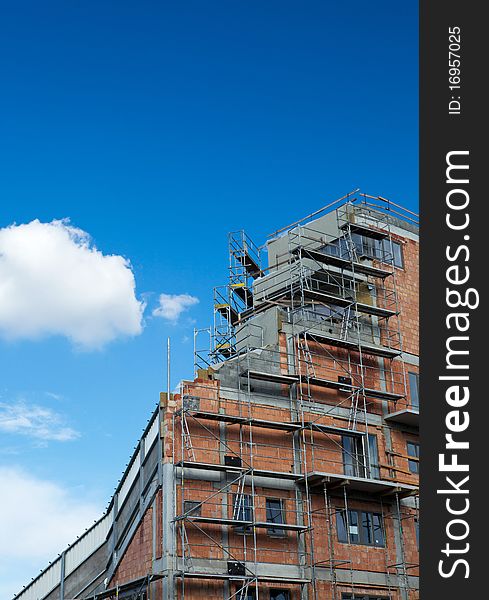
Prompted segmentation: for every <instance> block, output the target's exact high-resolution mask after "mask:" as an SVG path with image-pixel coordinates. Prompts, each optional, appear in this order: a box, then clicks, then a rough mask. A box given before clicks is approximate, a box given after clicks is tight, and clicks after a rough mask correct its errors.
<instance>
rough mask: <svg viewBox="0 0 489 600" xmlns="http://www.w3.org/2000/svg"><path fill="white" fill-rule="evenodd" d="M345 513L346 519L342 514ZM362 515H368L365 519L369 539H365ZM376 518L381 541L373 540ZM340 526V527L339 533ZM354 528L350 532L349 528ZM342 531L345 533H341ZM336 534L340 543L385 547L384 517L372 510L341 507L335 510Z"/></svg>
mask: <svg viewBox="0 0 489 600" xmlns="http://www.w3.org/2000/svg"><path fill="white" fill-rule="evenodd" d="M347 513H348V515H347V520H345V518H344V516H345V515H346V514H347ZM364 515H368V516H367V518H366V521H367V523H368V525H367V527H368V528H369V535H370V536H371V537H370V539H371V541H370V542H369V541H368V540H366V539H365V529H364V526H363V524H364ZM376 520H377V523H378V525H377V527H380V531H381V533H382V539H381V542H376V540H375V531H376V526H375V521H376ZM340 526H341V529H342V532H341V535H340ZM352 527H355V528H356V530H357V531H356V533H352V531H351V528H352ZM343 532H344V533H345V534H346V535H343ZM336 535H337V538H338V541H339V542H340V543H341V544H353V545H355V546H370V547H372V548H385V547H386V539H385V527H384V519H383V518H382V515H381V514H380V513H377V512H373V511H366V510H360V509H351V508H349V509H347V510H345V509H341V510H339V511H337V512H336Z"/></svg>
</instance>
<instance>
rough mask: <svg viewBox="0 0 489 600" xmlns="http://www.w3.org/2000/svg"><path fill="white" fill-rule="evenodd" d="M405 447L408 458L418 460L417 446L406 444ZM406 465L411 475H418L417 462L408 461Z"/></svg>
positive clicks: (410, 443) (414, 443) (415, 444)
mask: <svg viewBox="0 0 489 600" xmlns="http://www.w3.org/2000/svg"><path fill="white" fill-rule="evenodd" d="M406 446H407V453H408V456H412V457H413V458H416V459H419V444H417V443H416V442H407V444H406ZM408 464H409V470H410V471H411V473H419V460H411V459H408Z"/></svg>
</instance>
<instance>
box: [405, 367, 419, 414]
mask: <svg viewBox="0 0 489 600" xmlns="http://www.w3.org/2000/svg"><path fill="white" fill-rule="evenodd" d="M408 381H409V397H410V399H411V406H412V407H413V408H416V409H418V410H419V373H416V371H408ZM413 391H415V392H414V393H413Z"/></svg>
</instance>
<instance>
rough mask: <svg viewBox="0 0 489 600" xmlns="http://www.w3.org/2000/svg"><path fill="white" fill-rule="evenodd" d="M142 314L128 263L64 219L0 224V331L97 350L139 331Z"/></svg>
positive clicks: (7, 335) (0, 333)
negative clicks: (61, 338) (50, 338)
mask: <svg viewBox="0 0 489 600" xmlns="http://www.w3.org/2000/svg"><path fill="white" fill-rule="evenodd" d="M143 311H144V303H143V302H141V301H139V300H138V299H137V298H136V296H135V281H134V275H133V272H132V270H131V265H130V263H129V261H128V260H127V259H125V258H124V257H122V256H117V255H104V254H102V252H100V251H99V250H98V249H97V248H96V247H95V246H94V245H93V243H92V241H91V239H90V236H89V235H88V234H87V233H86V232H84V231H82V230H81V229H78V228H76V227H73V226H72V225H70V224H69V222H68V221H67V220H63V221H52V222H51V223H41V222H40V221H38V220H35V221H32V222H30V223H27V224H24V225H11V226H10V227H5V228H3V229H0V336H2V337H4V338H6V339H22V338H24V339H33V338H39V337H43V336H46V335H62V336H66V337H67V338H69V339H70V340H71V341H72V342H73V343H74V344H75V345H77V346H79V347H81V348H84V349H91V348H97V347H101V346H103V345H104V344H106V343H107V342H110V341H111V340H113V339H115V338H117V337H120V336H126V335H129V336H133V335H138V334H139V333H141V331H142V315H143Z"/></svg>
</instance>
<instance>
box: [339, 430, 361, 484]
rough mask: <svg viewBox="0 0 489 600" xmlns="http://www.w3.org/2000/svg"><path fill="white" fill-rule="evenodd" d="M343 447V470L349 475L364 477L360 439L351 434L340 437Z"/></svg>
mask: <svg viewBox="0 0 489 600" xmlns="http://www.w3.org/2000/svg"><path fill="white" fill-rule="evenodd" d="M341 443H342V448H343V471H344V473H345V475H350V476H351V477H365V460H364V457H363V444H362V439H361V438H360V437H357V436H353V435H344V436H342V438H341Z"/></svg>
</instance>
